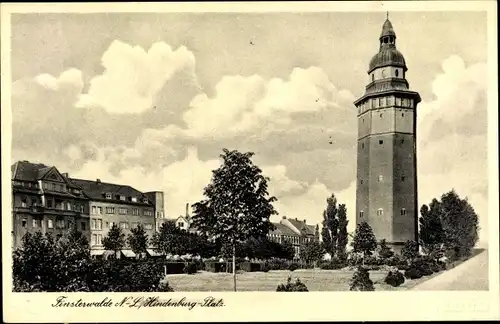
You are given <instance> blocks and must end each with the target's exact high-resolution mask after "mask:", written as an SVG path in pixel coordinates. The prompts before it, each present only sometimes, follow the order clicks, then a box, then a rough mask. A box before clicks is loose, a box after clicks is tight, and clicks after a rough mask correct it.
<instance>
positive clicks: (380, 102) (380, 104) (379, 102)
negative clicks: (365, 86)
mask: <svg viewBox="0 0 500 324" xmlns="http://www.w3.org/2000/svg"><path fill="white" fill-rule="evenodd" d="M378 105H379V107H382V98H378Z"/></svg>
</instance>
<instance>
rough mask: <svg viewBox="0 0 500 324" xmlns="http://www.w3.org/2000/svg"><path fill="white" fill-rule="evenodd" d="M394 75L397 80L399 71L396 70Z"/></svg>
mask: <svg viewBox="0 0 500 324" xmlns="http://www.w3.org/2000/svg"><path fill="white" fill-rule="evenodd" d="M395 73H396V78H397V77H398V76H399V70H398V69H396V71H395Z"/></svg>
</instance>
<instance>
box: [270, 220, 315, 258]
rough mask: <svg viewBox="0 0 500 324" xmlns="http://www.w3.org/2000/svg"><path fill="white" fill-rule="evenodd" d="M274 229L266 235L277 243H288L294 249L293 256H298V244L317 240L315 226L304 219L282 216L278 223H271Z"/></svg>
mask: <svg viewBox="0 0 500 324" xmlns="http://www.w3.org/2000/svg"><path fill="white" fill-rule="evenodd" d="M273 225H274V227H275V229H274V230H273V231H271V232H269V234H267V237H268V238H269V239H270V240H272V241H274V242H277V243H280V244H282V243H285V242H288V243H290V244H291V245H292V246H293V248H294V250H295V258H297V259H299V258H300V246H301V245H302V244H304V243H307V242H311V241H312V240H319V237H317V235H316V226H315V225H309V224H307V223H306V220H305V219H304V220H303V221H301V220H298V219H297V218H287V217H286V216H283V217H282V219H281V221H280V222H279V223H273Z"/></svg>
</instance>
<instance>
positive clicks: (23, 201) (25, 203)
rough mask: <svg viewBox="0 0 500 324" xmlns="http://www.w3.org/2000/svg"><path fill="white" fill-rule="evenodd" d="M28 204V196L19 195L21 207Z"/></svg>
mask: <svg viewBox="0 0 500 324" xmlns="http://www.w3.org/2000/svg"><path fill="white" fill-rule="evenodd" d="M27 206H28V198H27V197H26V196H22V197H21V207H27Z"/></svg>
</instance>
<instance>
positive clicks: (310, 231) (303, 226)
mask: <svg viewBox="0 0 500 324" xmlns="http://www.w3.org/2000/svg"><path fill="white" fill-rule="evenodd" d="M288 221H289V222H290V223H291V224H292V225H293V226H295V228H297V229H298V230H299V231H300V232H301V233H304V234H306V235H314V233H315V232H316V226H314V225H308V224H307V223H306V222H305V221H301V220H298V219H293V218H289V219H288Z"/></svg>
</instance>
